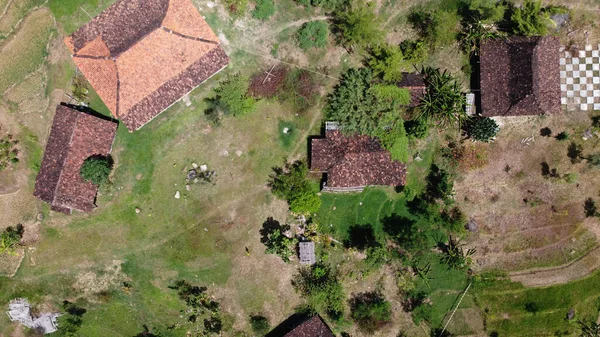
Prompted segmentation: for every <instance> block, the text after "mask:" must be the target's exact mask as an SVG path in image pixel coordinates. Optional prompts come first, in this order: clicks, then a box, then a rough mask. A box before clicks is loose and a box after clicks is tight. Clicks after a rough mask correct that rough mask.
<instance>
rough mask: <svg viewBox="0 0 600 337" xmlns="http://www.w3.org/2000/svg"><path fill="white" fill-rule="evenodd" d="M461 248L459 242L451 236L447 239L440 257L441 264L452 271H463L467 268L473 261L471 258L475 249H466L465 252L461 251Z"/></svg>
mask: <svg viewBox="0 0 600 337" xmlns="http://www.w3.org/2000/svg"><path fill="white" fill-rule="evenodd" d="M463 246H464V245H462V244H461V243H460V240H457V239H455V238H453V237H452V236H449V237H448V244H447V245H444V247H443V248H442V251H443V252H444V255H443V256H442V262H444V263H445V264H447V265H448V266H449V267H450V268H452V269H463V268H465V267H468V266H469V265H470V264H471V263H473V260H472V258H471V256H473V254H475V251H476V250H475V248H470V249H467V250H466V251H465V250H464V249H463Z"/></svg>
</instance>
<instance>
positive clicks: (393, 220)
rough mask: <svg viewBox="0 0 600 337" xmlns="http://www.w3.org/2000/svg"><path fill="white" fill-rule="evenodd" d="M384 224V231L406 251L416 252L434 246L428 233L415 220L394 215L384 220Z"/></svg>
mask: <svg viewBox="0 0 600 337" xmlns="http://www.w3.org/2000/svg"><path fill="white" fill-rule="evenodd" d="M382 223H383V231H384V232H385V233H386V234H387V235H388V236H389V237H390V238H391V239H393V240H394V241H395V242H396V243H397V244H398V245H399V246H400V247H401V248H402V249H404V250H406V251H409V252H416V251H418V250H420V249H429V247H431V245H432V242H431V240H430V238H429V237H428V233H427V232H426V231H424V230H422V228H420V227H419V225H418V223H417V221H415V220H413V219H410V218H407V217H403V216H399V215H396V214H394V215H391V216H389V217H387V218H384V219H383V220H382Z"/></svg>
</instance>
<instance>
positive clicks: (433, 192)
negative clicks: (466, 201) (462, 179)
mask: <svg viewBox="0 0 600 337" xmlns="http://www.w3.org/2000/svg"><path fill="white" fill-rule="evenodd" d="M453 189H454V179H453V178H452V176H451V175H450V173H448V171H446V170H444V169H441V168H439V167H438V166H437V165H435V164H434V165H431V171H430V172H429V174H428V175H427V187H426V191H427V196H428V198H430V199H432V200H433V199H441V200H447V199H449V198H450V197H451V196H452V193H453Z"/></svg>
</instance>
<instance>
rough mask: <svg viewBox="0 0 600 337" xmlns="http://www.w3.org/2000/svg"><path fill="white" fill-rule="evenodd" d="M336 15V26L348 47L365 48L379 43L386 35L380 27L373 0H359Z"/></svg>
mask: <svg viewBox="0 0 600 337" xmlns="http://www.w3.org/2000/svg"><path fill="white" fill-rule="evenodd" d="M336 15H337V17H336V22H337V24H336V27H337V29H338V31H339V32H340V39H341V41H342V44H343V45H344V46H346V47H349V48H352V47H358V48H365V47H367V46H372V45H377V44H378V43H379V42H381V41H382V37H383V36H384V35H385V34H383V32H382V31H381V30H380V29H379V18H378V17H377V15H376V14H375V10H374V8H373V3H371V2H370V3H365V2H364V1H362V0H357V1H356V2H355V3H354V4H353V5H352V6H348V7H347V8H346V10H340V11H337V12H336Z"/></svg>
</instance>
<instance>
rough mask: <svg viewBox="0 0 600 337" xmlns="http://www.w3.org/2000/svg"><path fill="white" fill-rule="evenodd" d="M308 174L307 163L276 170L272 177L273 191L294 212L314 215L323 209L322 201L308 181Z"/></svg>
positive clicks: (295, 163)
mask: <svg viewBox="0 0 600 337" xmlns="http://www.w3.org/2000/svg"><path fill="white" fill-rule="evenodd" d="M307 174H308V166H306V163H304V162H301V161H297V162H294V163H292V164H290V163H286V165H285V167H283V168H276V169H274V174H272V175H271V178H270V181H269V185H270V186H271V191H272V192H273V194H274V195H275V196H276V197H278V198H280V199H285V200H287V201H288V204H289V205H290V209H291V210H292V212H295V213H314V212H316V211H318V210H319V208H320V207H321V199H320V198H319V196H318V195H317V193H316V192H315V190H314V189H313V187H312V186H311V183H310V181H308V179H307V177H306V175H307Z"/></svg>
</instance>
